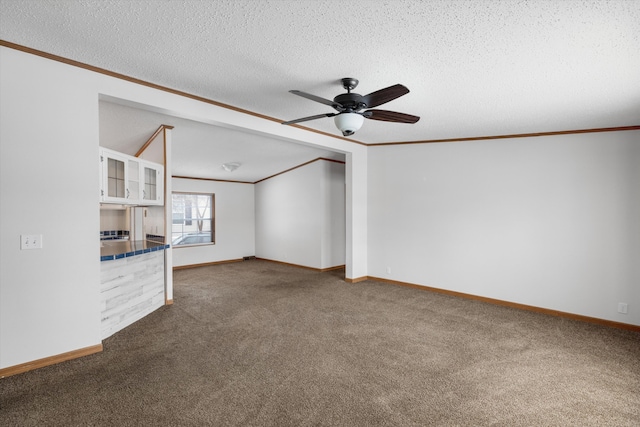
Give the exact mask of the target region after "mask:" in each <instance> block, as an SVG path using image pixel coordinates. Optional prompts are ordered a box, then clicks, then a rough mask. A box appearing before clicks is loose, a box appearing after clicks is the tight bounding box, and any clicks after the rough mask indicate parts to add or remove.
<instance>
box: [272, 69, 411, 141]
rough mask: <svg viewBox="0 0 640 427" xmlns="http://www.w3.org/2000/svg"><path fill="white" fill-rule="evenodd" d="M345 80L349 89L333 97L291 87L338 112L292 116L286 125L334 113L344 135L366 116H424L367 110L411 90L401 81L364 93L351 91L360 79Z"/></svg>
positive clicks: (399, 120)
mask: <svg viewBox="0 0 640 427" xmlns="http://www.w3.org/2000/svg"><path fill="white" fill-rule="evenodd" d="M341 81H342V86H343V87H344V88H345V89H346V90H347V93H343V94H341V95H338V96H336V97H335V98H333V101H330V100H328V99H325V98H321V97H319V96H316V95H312V94H310V93H306V92H302V91H300V90H290V91H289V92H291V93H293V94H294V95H298V96H301V97H303V98H307V99H310V100H312V101H316V102H319V103H321V104H325V105H329V106H330V107H333V109H335V110H336V111H337V113H326V114H318V115H315V116H309V117H303V118H301V119H296V120H290V121H288V122H284V123H282V124H283V125H291V124H294V123H300V122H306V121H308V120H315V119H321V118H323V117H334V121H335V124H336V126H337V127H338V129H340V131H341V132H342V135H344V136H350V135H353V134H354V133H356V131H357V130H358V129H360V127H361V126H362V123H363V122H364V119H365V118H366V119H371V120H381V121H385V122H394V123H415V122H417V121H418V120H420V117H418V116H413V115H411V114H404V113H398V112H395V111H387V110H366V111H362V110H365V109H367V108H373V107H377V106H378V105H382V104H385V103H387V102H389V101H393V100H394V99H396V98H399V97H401V96H402V95H406V94H407V93H409V89H407V88H406V87H405V86H403V85H401V84H397V85H393V86H389V87H387V88H384V89H380V90H377V91H375V92H372V93H370V94H368V95H364V96H363V95H360V94H357V93H352V92H351V91H352V90H353V89H355V88H356V86H358V80H357V79H354V78H352V77H345V78H344V79H342V80H341Z"/></svg>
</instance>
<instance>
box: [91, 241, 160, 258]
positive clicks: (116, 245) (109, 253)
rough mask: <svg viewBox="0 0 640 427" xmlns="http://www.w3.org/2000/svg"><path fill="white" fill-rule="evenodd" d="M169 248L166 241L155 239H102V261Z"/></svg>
mask: <svg viewBox="0 0 640 427" xmlns="http://www.w3.org/2000/svg"><path fill="white" fill-rule="evenodd" d="M167 248H169V245H167V244H165V243H164V242H157V241H153V240H101V241H100V261H111V260H114V259H121V258H125V257H131V256H136V255H142V254H146V253H149V252H155V251H163V250H165V249H167Z"/></svg>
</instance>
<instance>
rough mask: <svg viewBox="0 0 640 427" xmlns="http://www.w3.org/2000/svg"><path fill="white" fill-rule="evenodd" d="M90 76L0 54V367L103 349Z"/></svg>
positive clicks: (10, 53)
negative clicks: (27, 246) (32, 237)
mask: <svg viewBox="0 0 640 427" xmlns="http://www.w3.org/2000/svg"><path fill="white" fill-rule="evenodd" d="M92 77H93V74H92V73H90V72H88V71H85V70H81V69H77V68H71V67H68V66H66V65H63V64H59V63H55V62H52V61H48V60H45V59H43V58H39V57H36V56H32V55H27V54H24V53H20V52H17V51H15V50H11V49H7V48H0V93H1V94H2V95H1V96H0V122H1V124H2V125H1V126H0V198H1V200H0V252H1V256H0V368H4V367H8V366H14V365H18V364H21V363H24V362H28V361H32V360H36V359H41V358H44V357H48V356H51V355H56V354H61V353H65V352H68V351H72V350H77V349H81V348H85V347H89V346H94V345H98V344H100V342H101V341H100V307H99V288H98V287H99V283H100V270H99V267H100V264H99V263H100V249H99V231H100V215H99V204H98V188H99V181H98V97H97V93H96V91H95V90H93V91H91V90H87V87H91V86H92ZM21 234H42V236H43V248H42V249H41V250H24V251H21V250H20V235H21Z"/></svg>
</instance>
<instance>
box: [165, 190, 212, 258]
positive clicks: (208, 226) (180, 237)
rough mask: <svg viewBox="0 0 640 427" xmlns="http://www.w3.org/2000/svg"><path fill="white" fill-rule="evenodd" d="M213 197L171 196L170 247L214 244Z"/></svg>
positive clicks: (189, 194) (188, 194) (206, 195)
mask: <svg viewBox="0 0 640 427" xmlns="http://www.w3.org/2000/svg"><path fill="white" fill-rule="evenodd" d="M214 197H215V195H214V194H202V193H173V194H172V197H171V206H172V216H173V224H172V226H171V244H172V246H187V245H201V244H211V243H215V226H214V224H215V222H214V211H215V209H214V208H215V204H214V200H215V198H214Z"/></svg>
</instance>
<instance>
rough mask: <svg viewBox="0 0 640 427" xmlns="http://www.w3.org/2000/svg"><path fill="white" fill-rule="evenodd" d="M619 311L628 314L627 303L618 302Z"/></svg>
mask: <svg viewBox="0 0 640 427" xmlns="http://www.w3.org/2000/svg"><path fill="white" fill-rule="evenodd" d="M618 313H621V314H627V303H626V302H619V303H618Z"/></svg>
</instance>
